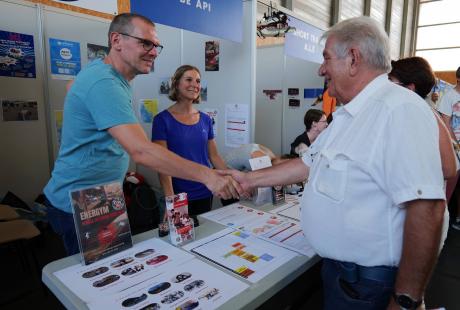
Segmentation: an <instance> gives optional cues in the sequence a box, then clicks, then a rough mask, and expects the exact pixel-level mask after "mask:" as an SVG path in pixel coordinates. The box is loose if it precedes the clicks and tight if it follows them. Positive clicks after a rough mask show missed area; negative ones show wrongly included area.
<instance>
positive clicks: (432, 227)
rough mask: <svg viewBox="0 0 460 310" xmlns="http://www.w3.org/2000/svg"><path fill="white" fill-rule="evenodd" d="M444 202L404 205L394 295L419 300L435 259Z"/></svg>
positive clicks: (434, 201)
mask: <svg viewBox="0 0 460 310" xmlns="http://www.w3.org/2000/svg"><path fill="white" fill-rule="evenodd" d="M444 210H445V201H444V200H415V201H411V202H408V203H407V214H406V220H405V223H404V239H403V250H402V256H401V260H400V264H399V271H398V277H397V279H396V283H395V292H399V293H406V294H409V295H411V296H412V297H413V298H415V299H422V297H423V295H424V292H425V288H426V285H427V283H428V280H429V278H430V275H431V272H432V270H433V268H434V266H435V264H436V260H437V257H438V251H439V245H440V238H441V231H442V224H443V217H444Z"/></svg>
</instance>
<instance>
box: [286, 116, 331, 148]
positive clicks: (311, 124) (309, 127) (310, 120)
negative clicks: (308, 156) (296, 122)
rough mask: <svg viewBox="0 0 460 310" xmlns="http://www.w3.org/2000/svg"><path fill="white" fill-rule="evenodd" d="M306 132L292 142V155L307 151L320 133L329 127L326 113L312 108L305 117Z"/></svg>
mask: <svg viewBox="0 0 460 310" xmlns="http://www.w3.org/2000/svg"><path fill="white" fill-rule="evenodd" d="M303 123H304V125H305V132H303V133H301V134H300V135H299V136H297V138H295V140H294V142H292V143H291V152H290V155H294V156H299V154H301V153H302V152H305V151H306V150H307V149H308V147H309V146H310V145H311V144H312V143H313V142H314V141H315V139H316V138H317V137H318V136H319V134H320V133H321V132H322V131H323V130H324V129H326V127H327V124H328V123H327V117H326V113H324V112H323V111H321V110H317V109H310V110H308V111H307V112H306V113H305V116H304V118H303Z"/></svg>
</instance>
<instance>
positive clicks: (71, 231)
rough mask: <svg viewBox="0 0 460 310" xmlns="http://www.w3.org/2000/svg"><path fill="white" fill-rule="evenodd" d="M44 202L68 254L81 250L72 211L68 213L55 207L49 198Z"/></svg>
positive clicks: (50, 221)
mask: <svg viewBox="0 0 460 310" xmlns="http://www.w3.org/2000/svg"><path fill="white" fill-rule="evenodd" d="M44 204H45V205H46V207H47V209H48V210H47V215H48V222H49V223H50V225H51V227H52V228H53V230H54V232H55V233H56V234H58V235H59V236H60V237H61V239H62V241H63V242H64V247H65V249H66V252H67V255H74V254H76V253H79V252H80V248H79V246H78V239H77V234H76V232H75V224H74V221H73V215H72V213H67V212H64V211H61V210H59V209H57V208H55V207H54V206H53V205H52V204H51V203H50V202H49V201H48V199H45V202H44Z"/></svg>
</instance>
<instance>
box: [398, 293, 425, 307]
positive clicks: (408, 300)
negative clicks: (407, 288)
mask: <svg viewBox="0 0 460 310" xmlns="http://www.w3.org/2000/svg"><path fill="white" fill-rule="evenodd" d="M393 298H394V300H395V302H396V303H397V304H398V305H399V306H400V307H401V309H403V310H415V309H417V307H418V306H420V305H421V304H422V302H423V300H414V298H412V296H411V295H409V294H404V293H396V292H393Z"/></svg>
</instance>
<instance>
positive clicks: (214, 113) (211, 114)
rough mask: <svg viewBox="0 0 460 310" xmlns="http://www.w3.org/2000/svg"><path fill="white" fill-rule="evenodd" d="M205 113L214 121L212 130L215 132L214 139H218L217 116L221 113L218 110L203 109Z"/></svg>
mask: <svg viewBox="0 0 460 310" xmlns="http://www.w3.org/2000/svg"><path fill="white" fill-rule="evenodd" d="M202 111H203V113H206V114H207V115H208V116H209V117H210V118H211V121H212V130H213V131H214V137H217V114H218V113H219V111H218V110H217V109H209V108H206V109H203V110H202Z"/></svg>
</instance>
